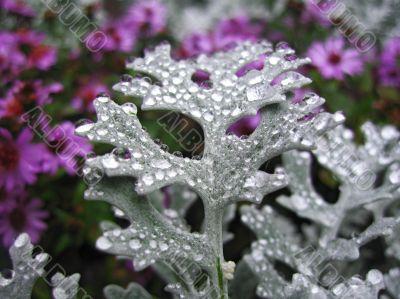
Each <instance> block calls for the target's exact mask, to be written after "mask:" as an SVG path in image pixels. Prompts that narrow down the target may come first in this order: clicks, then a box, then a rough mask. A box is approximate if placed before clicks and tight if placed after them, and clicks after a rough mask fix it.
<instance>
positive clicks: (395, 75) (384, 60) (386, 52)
mask: <svg viewBox="0 0 400 299" xmlns="http://www.w3.org/2000/svg"><path fill="white" fill-rule="evenodd" d="M379 78H380V80H381V82H382V84H383V85H387V86H395V87H400V37H396V38H393V39H390V40H389V41H387V42H386V44H385V46H384V48H383V50H382V53H381V56H380V60H379Z"/></svg>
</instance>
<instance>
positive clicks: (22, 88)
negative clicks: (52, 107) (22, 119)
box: [0, 80, 63, 118]
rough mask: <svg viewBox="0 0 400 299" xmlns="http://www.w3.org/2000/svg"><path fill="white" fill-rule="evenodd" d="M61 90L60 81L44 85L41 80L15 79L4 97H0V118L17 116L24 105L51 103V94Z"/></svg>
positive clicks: (22, 111)
mask: <svg viewBox="0 0 400 299" xmlns="http://www.w3.org/2000/svg"><path fill="white" fill-rule="evenodd" d="M62 90H63V86H62V85H61V84H60V83H52V84H49V85H44V84H43V82H42V81H41V80H35V81H19V80H18V81H15V82H14V84H13V85H12V86H11V88H10V89H9V90H8V91H7V93H6V95H5V97H4V98H0V118H3V117H7V118H18V117H19V116H21V114H23V113H24V111H25V109H24V108H25V107H26V106H38V105H39V106H44V105H47V104H49V103H51V101H52V99H51V94H53V93H59V92H61V91H62Z"/></svg>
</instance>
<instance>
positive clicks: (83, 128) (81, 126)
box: [75, 119, 94, 134]
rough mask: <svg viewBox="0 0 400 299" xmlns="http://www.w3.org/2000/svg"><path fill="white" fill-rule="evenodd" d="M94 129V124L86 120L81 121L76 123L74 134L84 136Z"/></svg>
mask: <svg viewBox="0 0 400 299" xmlns="http://www.w3.org/2000/svg"><path fill="white" fill-rule="evenodd" d="M93 127H94V123H93V122H92V121H91V120H88V119H81V120H79V121H78V122H77V123H76V129H75V132H76V133H77V134H84V133H87V132H89V131H90V130H91V129H92V128H93Z"/></svg>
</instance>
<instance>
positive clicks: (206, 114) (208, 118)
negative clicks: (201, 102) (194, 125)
mask: <svg viewBox="0 0 400 299" xmlns="http://www.w3.org/2000/svg"><path fill="white" fill-rule="evenodd" d="M204 119H205V120H206V121H209V122H211V121H213V119H214V116H213V115H212V114H211V113H210V112H206V113H204Z"/></svg>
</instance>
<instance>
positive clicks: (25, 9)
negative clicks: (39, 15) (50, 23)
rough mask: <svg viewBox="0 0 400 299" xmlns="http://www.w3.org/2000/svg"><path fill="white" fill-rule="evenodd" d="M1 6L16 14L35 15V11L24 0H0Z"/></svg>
mask: <svg viewBox="0 0 400 299" xmlns="http://www.w3.org/2000/svg"><path fill="white" fill-rule="evenodd" d="M0 7H1V8H3V9H4V10H7V11H9V12H12V13H14V14H18V15H22V16H25V17H33V16H35V11H34V10H33V9H32V7H30V6H29V5H28V4H26V3H25V2H24V1H22V0H0Z"/></svg>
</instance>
